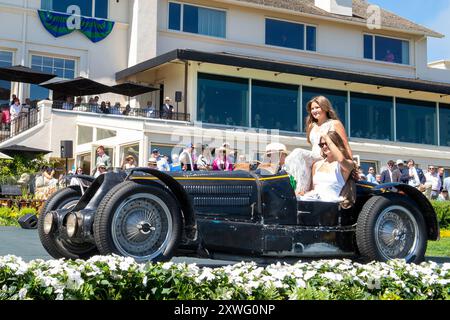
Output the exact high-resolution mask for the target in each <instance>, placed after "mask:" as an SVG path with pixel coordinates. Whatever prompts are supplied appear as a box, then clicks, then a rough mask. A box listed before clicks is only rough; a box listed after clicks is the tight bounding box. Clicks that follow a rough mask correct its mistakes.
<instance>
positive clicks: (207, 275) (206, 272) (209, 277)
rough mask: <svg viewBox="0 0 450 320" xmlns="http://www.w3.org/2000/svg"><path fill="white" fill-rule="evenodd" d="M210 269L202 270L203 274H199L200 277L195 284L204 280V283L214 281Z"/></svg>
mask: <svg viewBox="0 0 450 320" xmlns="http://www.w3.org/2000/svg"><path fill="white" fill-rule="evenodd" d="M211 271H212V269H211V268H203V272H202V273H201V275H200V276H199V277H198V278H197V279H196V280H197V282H201V281H203V280H205V279H206V281H211V280H214V279H215V278H216V277H215V275H214V274H213V273H212V272H211Z"/></svg>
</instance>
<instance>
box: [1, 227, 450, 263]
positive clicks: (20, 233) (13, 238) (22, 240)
mask: <svg viewBox="0 0 450 320" xmlns="http://www.w3.org/2000/svg"><path fill="white" fill-rule="evenodd" d="M8 254H12V255H15V256H18V257H22V258H23V259H24V260H25V261H30V260H34V259H44V260H49V259H52V257H51V256H50V255H49V254H48V253H47V251H45V249H44V248H43V247H42V245H41V242H40V240H39V236H38V233H37V230H25V229H21V228H15V227H0V256H5V255H8ZM426 260H428V261H430V260H431V261H435V262H437V263H444V262H448V263H450V258H442V257H427V258H426ZM172 261H173V262H186V263H197V264H199V265H207V266H216V265H227V264H233V263H236V262H233V261H224V260H210V259H196V258H188V257H175V258H173V259H172Z"/></svg>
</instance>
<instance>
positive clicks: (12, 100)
mask: <svg viewBox="0 0 450 320" xmlns="http://www.w3.org/2000/svg"><path fill="white" fill-rule="evenodd" d="M16 99H17V95H15V94H13V95H12V98H11V103H10V104H9V105H10V106H11V105H13V104H14V100H16Z"/></svg>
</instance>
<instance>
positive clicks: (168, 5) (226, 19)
mask: <svg viewBox="0 0 450 320" xmlns="http://www.w3.org/2000/svg"><path fill="white" fill-rule="evenodd" d="M171 3H176V4H179V5H180V6H181V9H180V30H174V29H170V28H169V17H170V4H171ZM184 5H188V6H192V7H197V8H204V9H210V10H215V11H222V12H224V13H225V36H224V37H223V38H222V37H217V36H211V35H208V34H202V33H193V32H188V31H184V30H183V23H184V20H183V19H184ZM166 27H167V30H168V31H171V32H180V33H186V34H195V35H198V36H203V37H210V38H213V39H228V10H227V9H223V8H215V7H208V6H204V5H199V4H196V3H185V2H179V1H168V2H167V25H166Z"/></svg>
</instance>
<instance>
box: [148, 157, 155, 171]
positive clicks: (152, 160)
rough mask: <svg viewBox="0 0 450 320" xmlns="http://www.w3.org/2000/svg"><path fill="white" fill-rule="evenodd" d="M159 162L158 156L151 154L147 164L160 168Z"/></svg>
mask: <svg viewBox="0 0 450 320" xmlns="http://www.w3.org/2000/svg"><path fill="white" fill-rule="evenodd" d="M157 163H158V161H157V160H156V158H155V157H153V156H151V157H150V159H148V163H147V166H148V167H149V168H150V169H158V164H157Z"/></svg>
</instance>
